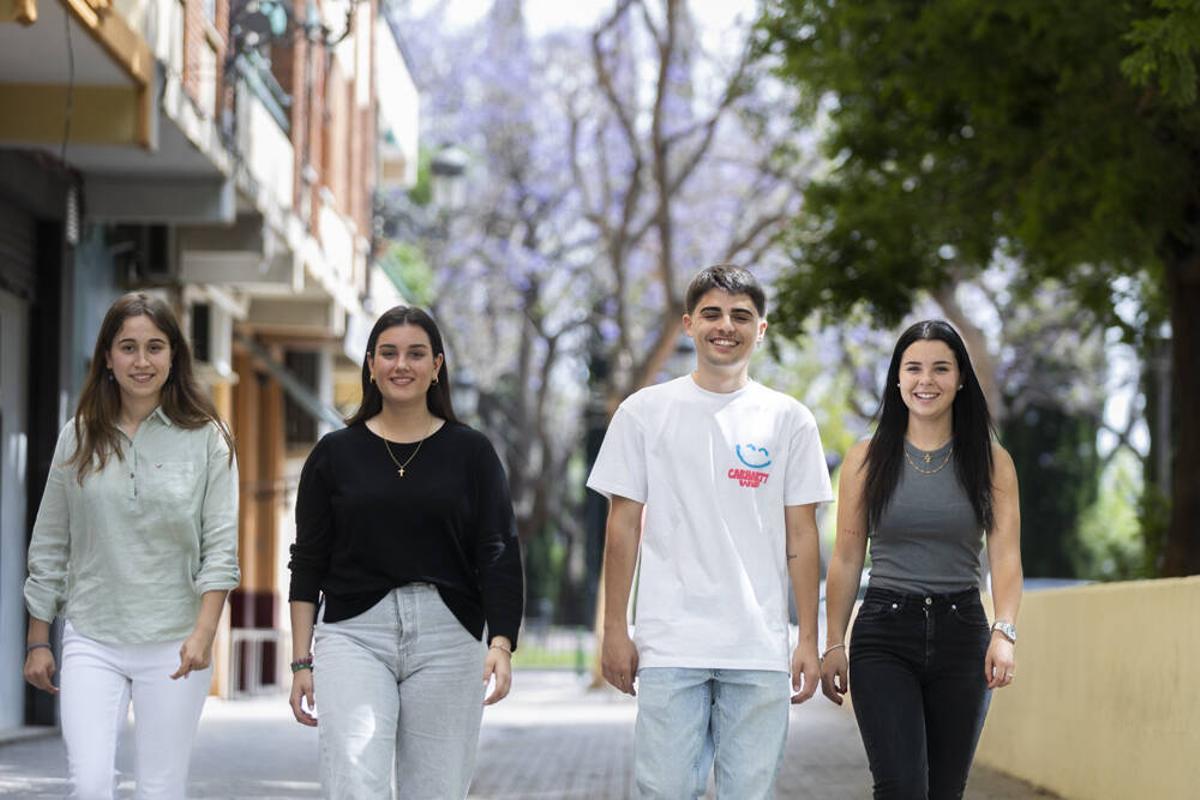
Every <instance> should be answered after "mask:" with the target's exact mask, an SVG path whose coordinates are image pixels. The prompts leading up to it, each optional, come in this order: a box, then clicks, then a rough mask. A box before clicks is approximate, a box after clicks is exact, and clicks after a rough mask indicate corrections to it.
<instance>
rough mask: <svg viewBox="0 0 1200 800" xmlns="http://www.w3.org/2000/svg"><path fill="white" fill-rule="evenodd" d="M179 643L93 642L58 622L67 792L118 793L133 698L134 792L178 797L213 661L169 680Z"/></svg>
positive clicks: (156, 799)
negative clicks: (120, 749) (122, 741)
mask: <svg viewBox="0 0 1200 800" xmlns="http://www.w3.org/2000/svg"><path fill="white" fill-rule="evenodd" d="M181 644H183V642H182V641H178V642H161V643H154V644H113V643H106V642H98V641H96V640H95V639H89V638H88V637H86V636H84V635H82V634H81V633H79V632H78V631H76V630H75V629H74V628H73V627H72V626H71V623H70V622H68V623H66V625H64V626H63V656H62V676H61V684H60V687H59V698H60V709H61V713H62V728H63V739H64V741H65V742H66V745H67V766H68V772H69V773H70V778H71V787H72V794H71V796H72V797H74V798H79V799H80V800H111V798H112V797H113V796H114V795H115V791H116V777H117V776H116V756H117V739H118V738H119V736H120V733H121V729H122V727H124V723H125V719H126V716H127V714H128V711H129V703H130V701H131V700H132V701H133V717H134V723H133V739H134V754H135V765H134V776H135V778H136V781H137V790H136V794H135V797H137V798H138V800H183V798H184V797H185V792H186V788H187V774H188V762H189V760H190V758H191V751H192V739H193V738H194V737H195V734H196V726H197V724H198V723H199V722H200V712H201V710H203V708H204V700H205V698H206V697H208V688H209V685H210V684H211V682H212V667H209V668H208V669H205V670H201V671H198V672H193V673H191V674H190V675H188V676H187V677H186V678H180V679H178V680H174V681H173V680H171V677H170V676H171V674H172V673H173V672H175V670H176V669H178V667H179V647H180V645H181Z"/></svg>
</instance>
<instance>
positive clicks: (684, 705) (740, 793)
mask: <svg viewBox="0 0 1200 800" xmlns="http://www.w3.org/2000/svg"><path fill="white" fill-rule="evenodd" d="M685 299H686V305H687V313H686V314H684V316H683V327H684V330H685V331H686V333H687V335H688V336H690V337H691V338H692V339H693V340H694V341H695V343H696V370H695V372H693V373H692V374H691V375H687V376H684V377H682V378H676V379H675V380H672V381H668V382H666V383H663V384H659V385H657V386H651V387H648V388H645V389H642V390H641V391H639V392H637V393H635V394H633V395H632V396H630V397H629V398H628V399H626V400H625V402H623V403H622V404H621V405H620V407H619V408H618V409H617V412H616V414H615V415H614V416H613V419H612V423H611V424H610V426H609V429H608V433H607V434H606V436H605V438H604V444H603V445H602V446H601V448H600V453H599V456H598V457H597V459H596V465H595V467H594V468H593V469H592V473H591V476H590V477H589V478H588V486H589V487H590V488H592V489H594V490H595V491H597V492H600V493H601V494H603V495H605V496H606V497H608V498H609V500H610V505H609V513H608V525H607V529H606V536H607V539H606V544H605V551H604V575H605V578H604V591H605V596H606V600H605V616H604V644H603V655H602V664H603V669H604V677H605V679H607V680H608V682H609V683H611V684H612V685H613V686H616V687H617V688H618V689H620V690H621V691H623V692H627V693H628V694H635V691H634V679H635V678H636V679H637V692H636V693H637V694H638V717H637V726H636V733H635V740H636V741H635V747H634V750H635V763H634V777H635V783H636V786H637V796H638V797H645V798H650V797H653V798H667V799H669V800H679V798H684V797H687V798H693V797H697V796H700V795H702V794H703V793H704V791H705V789H706V785H707V782H708V775H709V769H710V767H715V774H716V787H717V795H718V797H720V798H730V800H753V799H754V798H762V797H770V796H772V794H773V790H774V784H775V776H776V774H777V773H778V771H779V765H780V763H781V761H782V758H783V746H784V740H785V738H786V736H787V721H788V698H789V697H791V700H792V702H794V703H802V702H804V701H805V700H807V699H808V698H809V697H811V696H812V694H813V691H814V690H815V689H816V686H817V681H818V680H819V674H820V666H819V663H818V662H819V658H818V655H817V586H818V581H819V574H818V573H819V568H818V549H817V524H816V506H817V504H818V503H822V502H826V501H829V500H831V499H832V497H833V494H832V489H831V487H830V482H829V472H828V469H827V467H826V465H825V456H824V452H823V451H822V449H821V440H820V437H819V435H818V432H817V425H816V421H815V420H814V419H813V415H812V413H811V412H810V411H809V410H808V409H807V408H805V407H804V406H803V405H801V404H800V403H799V402H798V401H796V400H795V399H793V398H791V397H789V396H787V395H785V394H782V393H780V392H776V391H773V390H771V389H767V388H766V387H764V386H762V385H761V384H758V383H755V382H754V381H752V380H750V377H749V374H748V368H749V363H750V356H751V355H752V354H753V352H754V349H755V347H756V346H757V345H758V343H759V342H761V341H762V338H763V334H764V333H765V332H766V329H767V320H766V300H765V297H764V294H763V290H762V287H761V286H759V284H758V282H757V281H756V280H755V278H754V276H753V275H751V274H750V273H749V272H748V271H746V270H744V269H741V268H738V267H733V266H726V265H722V266H716V267H709V268H708V269H705V270H703V271H701V272H700V273H699V274H698V275H697V276H696V277H695V278H694V279H693V280H692V282H691V284H690V285H689V286H688V290H687V294H686V298H685ZM643 511H644V524H643ZM639 542H640V545H641V567H640V570H639V575H638V587H637V608H636V611H635V620H634V621H635V625H634V629H635V634H634V638H633V639H630V637H629V628H628V624H627V618H626V613H627V608H628V604H629V596H630V591H631V586H632V582H633V576H634V569H635V564H636V563H637V557H638V547H639ZM789 578H790V581H791V588H792V591H793V592H794V593H795V596H796V609H797V614H798V617H799V623H800V638H799V643H798V644H797V646H796V648H795V650H794V651H793V652H792V653H791V657H790V659H789V655H788V645H789V643H788V581H789ZM789 675H790V681H789Z"/></svg>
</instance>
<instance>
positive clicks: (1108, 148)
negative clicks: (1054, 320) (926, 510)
mask: <svg viewBox="0 0 1200 800" xmlns="http://www.w3.org/2000/svg"><path fill="white" fill-rule="evenodd" d="M1197 5H1198V3H1197V2H1196V0H1192V1H1191V2H1183V0H1172V2H1159V3H1156V4H1154V7H1153V8H1152V7H1151V4H1150V3H1149V2H1147V0H1143V1H1142V2H1133V3H1115V2H1111V0H933V1H932V2H921V3H917V2H905V1H904V0H859V1H858V2H854V3H845V2H840V1H839V0H816V1H807V0H768V2H767V3H766V11H765V13H764V17H763V20H762V22H761V24H760V31H761V32H762V37H761V41H760V51H761V52H762V53H763V54H764V56H765V57H768V58H770V59H774V60H775V61H776V63H777V64H778V65H779V72H780V73H781V74H782V75H784V76H785V77H787V78H789V79H791V80H792V81H794V82H796V83H798V84H799V85H800V86H802V87H803V88H804V89H805V91H804V97H805V101H804V102H802V103H801V105H800V106H799V107H798V108H797V109H796V111H797V114H798V115H799V117H800V120H801V121H802V122H810V121H813V120H817V121H819V122H820V124H821V125H822V126H823V129H824V133H825V137H824V141H825V146H826V149H827V153H828V155H829V157H830V158H831V159H832V166H831V168H830V170H829V172H828V174H826V175H824V176H822V177H821V178H819V179H818V180H815V181H814V182H813V183H812V184H811V186H810V188H809V190H808V191H807V193H806V201H807V205H806V212H807V213H806V215H805V217H804V219H803V220H802V221H801V223H800V224H799V225H798V227H797V230H796V232H795V237H794V239H793V258H794V261H795V264H796V267H795V271H794V273H793V274H792V276H791V277H790V279H789V280H788V281H786V283H785V286H784V288H783V291H782V293H781V297H780V305H781V309H780V310H781V312H783V313H781V314H780V315H779V316H780V318H781V319H782V320H784V322H785V324H786V323H787V321H788V320H792V321H794V320H800V319H803V317H804V316H805V315H806V314H807V312H809V311H811V310H812V309H814V308H818V307H825V308H831V309H833V310H835V311H837V312H842V311H845V310H846V309H848V308H850V307H852V306H854V305H855V304H857V303H859V302H863V303H865V304H866V305H867V306H868V307H869V308H870V309H871V311H872V312H873V313H875V314H877V315H878V316H879V317H880V318H881V320H882V321H883V322H885V323H887V324H892V323H894V322H896V321H897V320H898V318H899V317H900V316H901V315H903V314H904V313H905V312H906V311H907V310H908V309H909V308H910V307H911V304H912V302H913V298H914V296H915V295H916V293H917V292H918V291H920V290H921V289H936V288H938V287H940V286H942V285H944V284H946V283H947V282H951V281H953V280H955V279H956V278H958V277H959V276H961V275H963V274H964V273H969V272H973V271H975V270H977V269H980V268H982V267H984V266H986V265H987V264H988V263H989V262H990V261H991V260H992V258H993V256H994V255H995V254H996V253H997V252H1003V253H1007V254H1010V255H1014V256H1017V257H1018V258H1019V259H1020V260H1021V262H1022V263H1023V265H1024V274H1025V275H1027V276H1029V277H1030V278H1032V279H1033V280H1034V282H1036V280H1040V279H1042V278H1045V277H1056V278H1059V279H1061V280H1063V281H1065V282H1066V283H1067V284H1068V285H1070V286H1072V287H1073V288H1075V289H1076V290H1077V292H1078V296H1079V297H1080V298H1081V299H1082V300H1083V301H1084V302H1086V303H1087V304H1088V305H1090V306H1091V307H1093V308H1094V309H1095V310H1097V311H1099V312H1102V313H1104V314H1106V315H1109V321H1115V320H1114V319H1112V317H1111V310H1112V299H1113V298H1112V297H1111V288H1110V287H1111V284H1112V279H1113V278H1114V277H1115V276H1117V275H1129V276H1132V277H1133V278H1134V279H1135V280H1141V279H1143V278H1145V277H1147V276H1148V277H1149V278H1150V279H1151V280H1152V281H1155V282H1157V281H1158V279H1159V277H1160V273H1161V270H1160V266H1159V260H1160V258H1161V257H1162V256H1163V247H1162V246H1163V243H1164V240H1165V239H1168V238H1172V237H1179V236H1183V235H1184V234H1183V231H1184V230H1185V229H1189V228H1190V227H1191V226H1193V225H1194V223H1193V222H1192V221H1191V220H1190V219H1189V218H1188V211H1187V209H1188V200H1189V198H1191V197H1192V196H1193V193H1194V186H1195V182H1196V178H1195V176H1196V174H1197V171H1198V170H1197V167H1198V165H1200V156H1198V155H1197V153H1196V149H1195V147H1194V142H1195V141H1196V140H1197V139H1200V122H1198V121H1197V120H1196V119H1195V118H1194V117H1195V112H1194V110H1187V111H1168V110H1167V109H1165V108H1164V107H1163V106H1162V105H1161V104H1156V103H1155V102H1154V101H1153V98H1151V99H1148V98H1147V97H1146V92H1145V91H1143V90H1142V89H1140V88H1139V87H1137V86H1135V85H1133V84H1131V82H1130V81H1129V80H1127V79H1126V77H1125V76H1126V74H1127V73H1129V72H1130V71H1134V72H1136V73H1137V75H1138V76H1139V78H1140V79H1142V80H1150V79H1152V78H1153V79H1157V80H1159V81H1161V82H1162V84H1163V85H1164V87H1168V88H1170V89H1171V92H1172V95H1171V96H1172V97H1174V98H1178V97H1181V96H1182V95H1181V92H1180V91H1179V90H1178V88H1177V85H1178V84H1179V83H1180V82H1181V81H1186V80H1187V76H1188V74H1189V73H1188V69H1189V68H1194V63H1195V58H1194V56H1195V48H1196V46H1197V45H1196V41H1197V40H1196V39H1195V38H1194V37H1193V38H1191V39H1186V38H1185V39H1180V38H1179V36H1178V35H1177V34H1176V33H1175V32H1174V30H1173V29H1171V30H1169V31H1168V29H1167V27H1166V26H1167V22H1165V21H1164V20H1167V19H1186V20H1188V21H1189V22H1190V21H1193V16H1194V14H1195V9H1196V8H1197ZM1168 6H1169V7H1170V9H1171V10H1170V11H1169V13H1167V12H1164V11H1163V8H1160V7H1164V8H1165V7H1168ZM1185 62H1186V63H1185ZM1193 84H1194V80H1193ZM1147 270H1149V273H1147ZM792 332H796V331H795V330H793V331H792Z"/></svg>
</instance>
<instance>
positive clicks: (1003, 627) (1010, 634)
mask: <svg viewBox="0 0 1200 800" xmlns="http://www.w3.org/2000/svg"><path fill="white" fill-rule="evenodd" d="M992 630H994V631H1000V635H1001V636H1003V637H1004V638H1005V639H1008V640H1009V641H1010V642H1012V643H1013V644H1016V643H1017V626H1016V625H1013V624H1012V623H1011V622H1007V621H1005V620H1002V619H998V620H996V621H995V622H993V623H992Z"/></svg>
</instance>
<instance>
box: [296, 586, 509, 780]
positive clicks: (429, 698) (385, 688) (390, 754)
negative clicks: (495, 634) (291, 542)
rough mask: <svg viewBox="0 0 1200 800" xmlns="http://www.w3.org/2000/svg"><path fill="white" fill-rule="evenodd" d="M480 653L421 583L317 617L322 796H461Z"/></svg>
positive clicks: (479, 682)
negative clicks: (343, 615) (337, 615)
mask: <svg viewBox="0 0 1200 800" xmlns="http://www.w3.org/2000/svg"><path fill="white" fill-rule="evenodd" d="M485 654H486V649H485V648H484V645H483V643H482V642H481V641H479V640H478V639H476V638H475V637H473V636H472V635H471V634H470V633H469V632H468V631H467V630H466V629H465V628H464V627H463V626H462V624H461V623H460V622H459V621H458V619H457V618H456V617H455V616H454V615H453V614H452V613H451V612H450V609H448V608H447V607H446V604H445V603H443V602H442V598H441V596H440V595H439V594H438V591H437V589H436V588H435V587H433V586H431V585H430V584H426V583H418V584H410V585H407V586H402V587H400V588H399V589H393V590H392V591H391V592H389V593H388V594H387V596H386V597H384V598H383V599H382V600H380V601H379V602H378V603H377V604H375V605H374V606H372V607H371V608H370V609H369V610H367V611H364V612H363V613H362V614H359V615H358V616H357V617H352V618H351V619H348V620H343V621H341V622H332V623H329V622H322V623H321V624H320V625H318V626H317V631H316V636H315V639H314V646H313V662H314V669H313V689H314V691H315V693H316V701H317V703H316V704H317V716H318V719H319V724H318V726H317V734H318V735H317V738H318V740H319V742H320V752H321V786H322V789H323V794H324V796H325V797H327V798H334V799H335V800H342V799H343V798H345V800H350V799H351V798H353V800H363V799H364V798H370V800H386V799H387V798H391V797H393V796H398V797H403V798H405V799H406V800H407V798H413V799H414V800H418V799H421V798H430V800H433V798H436V800H452V799H453V798H463V797H466V795H467V789H468V787H469V786H470V783H471V775H472V773H473V772H474V771H475V750H476V746H477V745H478V743H479V724H480V721H481V720H482V717H483V690H484V686H483V660H484V656H485ZM393 792H395V794H393Z"/></svg>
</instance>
